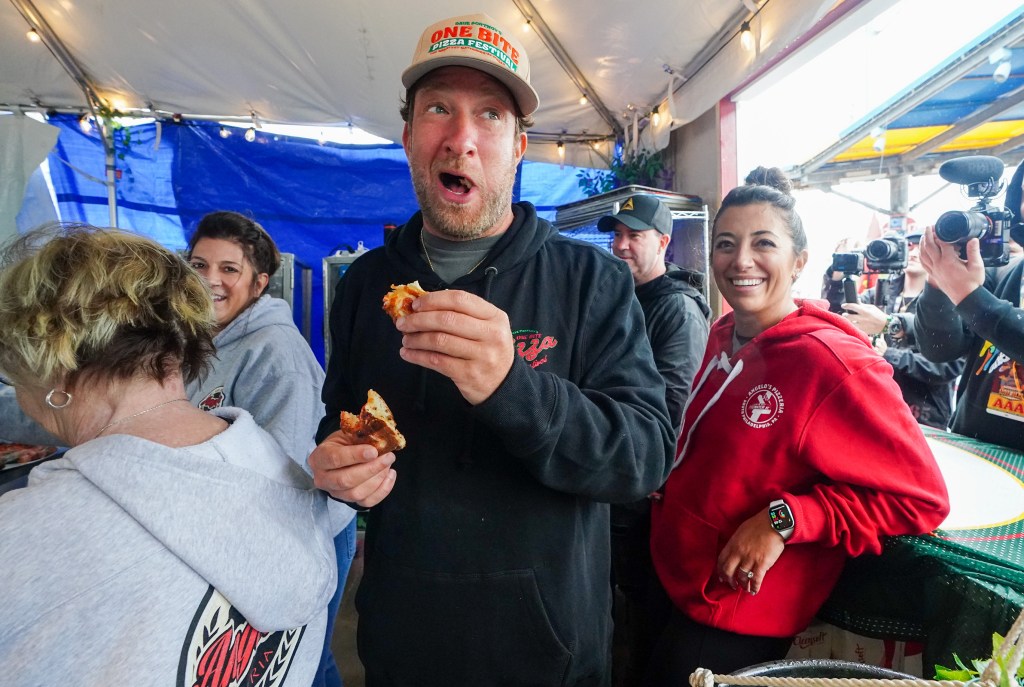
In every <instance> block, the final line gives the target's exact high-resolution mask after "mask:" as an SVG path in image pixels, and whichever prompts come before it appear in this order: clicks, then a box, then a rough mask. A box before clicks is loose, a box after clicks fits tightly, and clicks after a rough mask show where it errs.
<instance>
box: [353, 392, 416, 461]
mask: <svg viewBox="0 0 1024 687" xmlns="http://www.w3.org/2000/svg"><path fill="white" fill-rule="evenodd" d="M341 432H342V433H343V434H344V435H345V436H346V437H348V439H349V441H351V442H352V443H353V444H369V445H371V446H373V447H374V448H375V449H377V453H378V454H379V455H384V454H385V453H391V452H392V451H400V450H401V449H403V448H405V437H404V436H402V433H401V432H399V431H398V427H397V426H396V425H395V418H394V416H393V415H392V414H391V409H390V408H388V405H387V403H385V402H384V399H383V398H381V396H380V394H378V393H377V392H376V391H374V390H373V389H370V390H369V391H368V392H367V393H366V403H365V404H364V405H363V407H362V409H360V411H359V414H358V415H355V414H353V413H350V412H348V411H345V410H343V411H341Z"/></svg>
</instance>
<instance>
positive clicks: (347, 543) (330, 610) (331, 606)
mask: <svg viewBox="0 0 1024 687" xmlns="http://www.w3.org/2000/svg"><path fill="white" fill-rule="evenodd" d="M334 552H335V555H336V556H337V558H338V588H337V589H335V590H334V596H332V597H331V600H330V602H328V604H327V635H326V636H325V637H324V650H323V653H322V654H321V655H320V666H319V667H318V668H317V669H316V678H315V679H314V680H313V686H312V687H342V682H341V675H340V674H339V673H338V664H337V663H335V662H334V654H333V653H331V637H332V636H333V635H334V619H335V618H336V617H337V615H338V607H339V606H340V605H341V595H342V594H344V592H345V578H347V577H348V569H349V567H351V565H352V557H353V556H355V554H356V519H355V518H352V522H350V523H349V524H348V526H347V527H345V529H343V530H342V531H341V532H339V533H338V536H336V537H335V538H334Z"/></svg>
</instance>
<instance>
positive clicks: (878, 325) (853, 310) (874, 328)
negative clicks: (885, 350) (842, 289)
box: [843, 303, 889, 336]
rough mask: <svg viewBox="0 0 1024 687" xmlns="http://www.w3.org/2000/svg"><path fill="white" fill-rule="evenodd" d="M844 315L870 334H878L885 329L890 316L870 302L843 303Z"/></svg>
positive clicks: (858, 327)
mask: <svg viewBox="0 0 1024 687" xmlns="http://www.w3.org/2000/svg"><path fill="white" fill-rule="evenodd" d="M843 310H845V311H846V312H844V313H843V317H845V318H846V319H847V320H849V321H850V324H852V325H853V326H854V327H856V328H857V329H859V330H861V331H862V332H864V333H865V334H867V335H868V336H876V335H878V334H881V333H883V332H884V331H885V323H886V322H887V321H888V319H889V316H888V315H886V314H885V313H884V312H882V311H881V310H880V309H879V308H877V307H875V306H874V305H871V304H870V303H843Z"/></svg>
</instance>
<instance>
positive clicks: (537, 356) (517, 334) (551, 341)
mask: <svg viewBox="0 0 1024 687" xmlns="http://www.w3.org/2000/svg"><path fill="white" fill-rule="evenodd" d="M512 338H513V339H514V340H515V342H516V354H517V355H518V356H519V357H520V358H522V359H523V360H525V361H526V362H528V363H530V367H539V366H541V365H543V364H544V363H546V362H547V361H548V356H547V354H546V353H545V351H549V350H551V349H552V348H554V347H556V346H557V345H558V339H556V338H555V337H553V336H545V335H543V334H541V333H540V332H538V331H537V330H536V329H518V330H516V331H514V332H512ZM542 353H543V354H544V356H543V357H541V354H542Z"/></svg>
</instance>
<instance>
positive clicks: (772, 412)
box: [742, 384, 786, 429]
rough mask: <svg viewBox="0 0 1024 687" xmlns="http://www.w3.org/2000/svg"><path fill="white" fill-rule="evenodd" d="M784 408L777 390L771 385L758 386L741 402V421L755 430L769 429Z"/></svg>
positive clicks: (784, 405)
mask: <svg viewBox="0 0 1024 687" xmlns="http://www.w3.org/2000/svg"><path fill="white" fill-rule="evenodd" d="M785 407H786V404H785V403H784V402H783V400H782V394H781V393H779V390H778V389H776V388H775V387H774V386H772V385H771V384H758V385H757V386H755V387H754V388H753V389H751V390H750V391H749V392H748V393H747V398H746V400H745V401H743V409H742V415H743V421H744V422H746V423H747V424H748V425H749V426H751V427H753V428H755V429H763V428H765V427H771V426H772V425H774V424H775V422H776V421H777V420H778V419H779V416H780V415H782V411H783V410H784V409H785Z"/></svg>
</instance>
